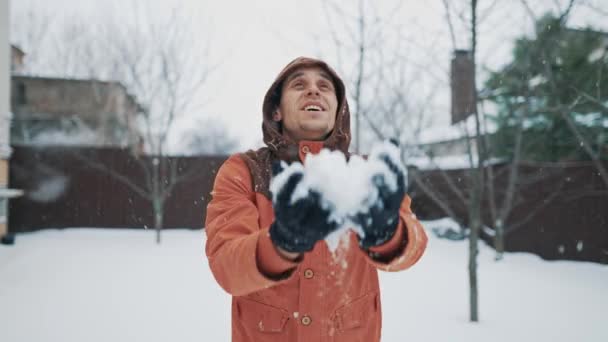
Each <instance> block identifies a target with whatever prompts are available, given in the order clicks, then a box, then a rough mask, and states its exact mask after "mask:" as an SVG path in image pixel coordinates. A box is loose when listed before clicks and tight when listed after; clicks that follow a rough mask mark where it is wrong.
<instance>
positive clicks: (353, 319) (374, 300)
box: [333, 292, 379, 332]
mask: <svg viewBox="0 0 608 342" xmlns="http://www.w3.org/2000/svg"><path fill="white" fill-rule="evenodd" d="M378 315H379V313H378V294H377V293H375V292H372V293H368V294H366V295H364V296H362V297H359V298H357V299H355V300H353V301H351V302H350V303H347V304H346V305H344V306H342V307H340V308H338V309H337V310H336V312H335V314H334V316H333V321H334V325H335V327H336V329H337V330H338V332H345V331H348V330H352V329H356V328H360V327H365V326H366V325H367V323H368V322H369V321H370V320H376V319H377V316H378ZM368 328H370V329H372V330H374V329H375V328H374V327H371V326H370V327H368Z"/></svg>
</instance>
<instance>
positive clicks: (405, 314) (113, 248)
mask: <svg viewBox="0 0 608 342" xmlns="http://www.w3.org/2000/svg"><path fill="white" fill-rule="evenodd" d="M428 226H430V224H429V225H427V229H428ZM163 238H164V241H163V244H162V245H160V246H157V245H156V244H155V243H154V232H153V231H143V230H102V229H68V230H47V231H42V232H37V233H31V234H22V235H18V236H17V241H16V245H15V246H12V247H8V246H0V341H7V342H25V341H28V342H29V341H45V342H54V341H57V342H59V341H61V342H72V341H73V342H82V341H100V342H109V341H112V342H121V341H125V342H126V341H129V342H134V341H146V342H156V341H158V342H160V341H180V342H181V341H184V342H185V341H197V342H200V341H229V340H230V312H229V310H230V297H229V296H228V295H227V294H225V293H224V292H223V291H222V290H221V289H220V288H219V286H218V285H216V283H215V281H214V279H213V277H212V275H211V274H210V271H209V269H208V266H207V261H206V260H205V257H204V234H203V233H201V232H200V231H188V230H181V231H166V232H165V233H164V234H163ZM429 238H430V240H429V246H428V250H427V252H426V254H425V255H424V256H423V258H422V260H421V262H420V263H418V264H417V265H416V266H414V268H412V269H411V270H409V271H406V272H402V273H395V274H386V273H384V274H382V275H381V288H382V300H383V304H382V305H383V308H384V328H383V341H389V342H390V341H418V342H427V341H467V342H476V341H484V342H485V341H509V342H515V341H535V342H536V341H551V342H558V341H568V342H571V341H585V342H587V341H597V342H605V341H608V327H607V324H608V320H607V318H606V317H608V309H607V308H608V266H602V265H598V264H592V263H582V262H547V261H542V260H541V259H539V258H538V257H536V256H534V255H530V254H523V253H517V254H514V253H510V254H506V256H505V260H504V261H503V262H500V263H496V262H494V261H493V254H492V250H491V249H489V248H487V247H486V246H485V245H481V252H480V256H479V264H480V267H479V284H480V318H481V322H480V323H478V324H471V323H469V322H468V290H467V281H468V280H467V279H468V275H467V272H466V269H467V244H466V243H465V242H450V241H445V240H438V239H436V238H434V237H433V236H432V234H429ZM408 293H409V294H414V295H410V296H406V295H404V294H408Z"/></svg>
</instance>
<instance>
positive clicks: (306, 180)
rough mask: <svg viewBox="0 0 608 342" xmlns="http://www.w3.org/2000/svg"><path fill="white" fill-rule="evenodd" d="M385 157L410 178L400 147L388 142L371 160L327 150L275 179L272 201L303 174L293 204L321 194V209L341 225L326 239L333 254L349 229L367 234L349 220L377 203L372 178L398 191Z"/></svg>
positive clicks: (293, 166)
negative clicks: (290, 178) (379, 177)
mask: <svg viewBox="0 0 608 342" xmlns="http://www.w3.org/2000/svg"><path fill="white" fill-rule="evenodd" d="M384 157H388V159H389V160H391V162H392V163H393V164H395V165H396V166H397V167H398V168H400V169H401V171H402V172H403V174H404V175H405V176H407V174H406V169H405V167H403V165H402V163H401V160H400V151H399V148H398V147H397V146H395V145H393V144H392V143H390V142H388V141H385V142H382V143H378V144H376V145H374V147H373V148H372V151H371V153H370V156H369V158H368V160H365V159H363V158H361V157H359V156H351V157H350V160H348V161H347V160H346V157H345V156H344V154H343V153H341V152H339V151H329V150H327V149H324V150H322V151H321V152H320V153H319V154H318V155H308V156H307V157H306V160H305V163H304V165H302V164H301V163H297V162H296V163H292V164H291V165H289V166H287V167H286V168H285V169H284V170H283V171H282V172H281V173H280V174H278V175H277V176H276V177H274V178H273V180H272V182H271V184H270V191H271V192H272V193H273V200H276V196H277V194H278V192H279V191H280V189H281V188H282V187H283V186H284V185H285V183H286V182H287V180H288V179H289V177H291V175H293V174H297V173H300V174H302V175H303V178H302V181H301V182H300V183H299V184H298V185H297V186H296V189H295V190H294V193H293V195H292V197H291V202H292V203H294V202H296V201H297V200H299V199H302V198H305V197H306V196H308V194H309V192H310V191H315V192H318V193H319V194H320V195H321V201H322V202H321V206H322V207H323V208H325V209H328V210H329V211H330V212H331V214H330V217H329V219H330V220H331V221H333V222H337V223H338V224H339V225H340V228H339V229H338V230H337V231H335V232H332V233H331V234H330V235H329V236H327V237H326V239H325V241H326V243H327V245H328V247H329V249H330V250H331V251H332V252H333V251H335V250H336V249H337V247H338V245H339V243H340V240H341V238H342V237H343V236H344V235H345V234H344V233H345V232H346V231H348V230H349V229H354V230H355V231H356V232H357V233H358V234H359V235H360V236H363V235H364V233H363V231H362V230H361V228H360V227H358V226H357V225H355V224H354V223H353V222H352V221H351V220H350V217H352V216H354V215H356V214H357V213H361V212H367V211H368V210H369V208H370V207H371V206H372V204H373V203H374V202H375V201H377V199H378V190H377V188H376V186H375V185H374V184H373V182H372V178H373V177H374V176H376V175H382V176H383V178H384V180H385V182H386V184H387V186H388V187H389V189H391V190H395V189H396V188H397V179H396V177H395V176H394V174H393V173H392V172H391V170H390V169H389V167H388V165H387V164H386V163H385V162H384V161H383V160H382V158H384Z"/></svg>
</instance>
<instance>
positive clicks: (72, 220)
mask: <svg viewBox="0 0 608 342" xmlns="http://www.w3.org/2000/svg"><path fill="white" fill-rule="evenodd" d="M142 158H144V157H140V158H137V157H134V156H133V155H132V154H130V153H129V152H128V151H125V150H119V149H92V148H88V149H87V148H68V147H63V148H59V147H55V148H48V147H47V148H44V149H37V148H31V147H16V148H15V150H14V154H13V156H12V159H11V164H10V187H11V188H17V189H23V190H25V193H26V194H25V196H24V197H21V198H18V199H14V200H11V201H10V205H9V229H10V231H11V232H17V233H18V232H29V231H35V230H39V229H45V228H66V227H105V228H123V227H129V228H144V227H153V222H154V218H153V211H152V204H151V202H150V201H149V200H147V199H146V198H144V197H143V196H142V194H141V193H138V192H137V191H135V189H134V186H139V187H143V186H144V185H145V181H146V179H147V178H146V174H145V172H144V169H143V168H142V167H141V166H140V163H142V162H147V163H150V162H153V161H152V160H150V159H142ZM225 159H226V157H225V156H201V157H179V158H177V157H176V158H172V159H171V160H172V161H173V162H175V163H176V165H177V167H176V172H177V175H178V176H180V177H183V180H182V181H181V182H179V183H178V184H177V185H176V186H175V187H174V188H173V190H172V192H171V194H170V196H169V197H168V199H167V201H166V203H165V217H164V226H165V228H193V229H196V228H201V227H202V226H203V223H204V217H205V209H206V205H207V203H208V201H209V200H210V192H211V188H212V186H213V179H214V176H215V173H216V171H217V169H218V168H219V166H220V165H221V163H222V162H223V161H224V160H225ZM102 169H106V170H113V171H112V172H113V173H114V174H111V173H110V172H107V171H103V170H102ZM519 171H520V182H519V183H520V185H521V187H522V188H521V191H518V192H517V196H516V197H515V199H514V208H513V210H512V213H511V215H510V216H509V217H508V220H507V221H506V224H505V226H506V227H507V234H506V237H505V249H506V250H507V251H526V252H533V253H536V254H538V255H539V256H541V257H543V258H545V259H568V260H586V261H593V262H600V263H606V264H608V189H606V188H605V186H604V184H603V183H602V181H601V179H600V177H599V175H598V173H597V170H596V169H595V168H594V167H593V165H591V164H589V163H576V164H564V163H561V164H560V165H555V164H542V165H522V166H521V167H520V170H519ZM442 172H445V173H442ZM493 172H494V174H495V175H496V179H495V182H494V187H495V189H497V191H496V193H497V195H496V197H495V198H496V201H497V203H498V204H500V203H501V202H502V199H503V198H504V190H505V188H506V180H507V176H508V172H507V166H506V165H498V166H494V169H493ZM418 177H420V179H421V181H422V183H423V184H426V185H427V186H432V188H434V189H435V190H436V192H437V193H438V194H441V196H442V197H443V199H444V200H445V201H447V202H449V203H450V207H451V208H452V209H453V210H454V212H455V213H456V215H457V216H458V219H459V221H460V222H461V223H462V224H464V225H466V224H467V208H466V203H464V202H463V201H462V200H461V199H459V197H458V195H457V194H456V193H455V192H454V190H453V189H454V187H453V186H450V184H449V183H448V181H447V180H448V179H450V180H452V181H453V182H454V184H453V185H455V186H456V187H458V188H459V189H460V190H462V191H463V192H464V194H465V197H466V192H467V188H468V186H467V185H466V184H468V179H467V177H468V176H467V172H466V170H453V171H438V170H434V171H422V172H420V173H419V174H418ZM121 178H122V181H121ZM125 180H128V182H125ZM128 183H130V184H131V186H129V185H127V184H128ZM410 195H411V196H412V198H413V209H414V211H415V212H416V213H417V215H418V217H419V218H420V219H434V218H439V217H443V216H446V215H445V213H444V212H443V211H442V210H441V208H440V207H439V206H437V204H436V202H434V201H433V200H432V199H431V198H430V197H429V196H428V193H425V192H423V191H421V188H420V187H419V186H416V184H413V185H412V188H411V191H410ZM483 212H484V220H485V224H486V225H488V226H490V227H491V226H493V224H492V223H491V217H490V214H489V213H490V209H489V201H488V199H487V198H486V200H485V201H484V210H483ZM482 238H484V239H485V240H486V241H487V242H491V237H490V236H488V235H482Z"/></svg>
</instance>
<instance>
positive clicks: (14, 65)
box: [11, 44, 25, 74]
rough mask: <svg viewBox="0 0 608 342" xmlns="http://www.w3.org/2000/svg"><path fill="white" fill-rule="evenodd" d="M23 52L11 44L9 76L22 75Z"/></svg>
mask: <svg viewBox="0 0 608 342" xmlns="http://www.w3.org/2000/svg"><path fill="white" fill-rule="evenodd" d="M24 57H25V52H23V50H21V49H20V48H18V47H17V46H15V45H12V44H11V74H21V73H23V58H24Z"/></svg>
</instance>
